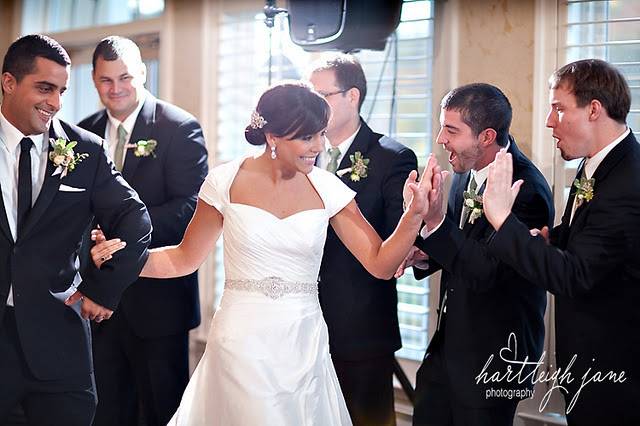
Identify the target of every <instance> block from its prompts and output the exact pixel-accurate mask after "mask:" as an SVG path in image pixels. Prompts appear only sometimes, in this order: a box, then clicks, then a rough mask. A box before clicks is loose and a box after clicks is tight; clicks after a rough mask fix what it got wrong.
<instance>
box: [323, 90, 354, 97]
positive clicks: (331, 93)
mask: <svg viewBox="0 0 640 426" xmlns="http://www.w3.org/2000/svg"><path fill="white" fill-rule="evenodd" d="M349 90H351V89H350V88H349V89H344V90H336V91H335V92H329V93H325V92H320V91H318V93H319V94H320V95H321V96H322V97H323V98H325V99H326V98H328V97H329V96H333V95H337V94H339V93H345V92H348V91H349Z"/></svg>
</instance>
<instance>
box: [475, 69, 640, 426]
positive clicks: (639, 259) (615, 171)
mask: <svg viewBox="0 0 640 426" xmlns="http://www.w3.org/2000/svg"><path fill="white" fill-rule="evenodd" d="M549 87H550V92H549V100H550V104H551V109H550V111H549V114H548V115H547V123H546V124H547V127H550V128H551V129H553V137H554V138H555V139H556V141H557V147H558V149H559V150H560V153H561V155H562V158H564V159H565V160H573V159H577V158H583V159H584V160H583V161H582V163H581V164H580V167H579V168H578V173H577V175H576V180H575V181H574V184H573V186H572V189H571V192H570V195H569V200H568V201H567V205H566V207H565V210H564V215H563V216H562V222H561V223H560V225H558V226H556V227H555V228H553V230H552V231H551V232H549V231H548V229H546V228H544V229H543V230H541V231H537V230H534V231H532V234H535V236H532V235H531V234H530V232H529V228H530V227H531V226H530V224H527V223H525V224H523V223H521V221H520V220H518V217H517V216H516V215H513V214H511V210H512V206H511V205H512V203H513V198H514V197H515V196H516V195H517V194H518V187H519V186H518V184H516V185H514V186H513V188H512V186H511V182H512V180H511V169H512V166H511V160H510V158H509V156H508V155H506V154H500V155H499V156H498V157H497V158H496V166H495V167H494V170H493V171H492V172H491V173H490V174H489V182H488V186H487V191H486V192H485V203H486V205H487V206H491V207H487V208H486V215H487V218H488V219H489V221H490V222H491V224H492V225H493V227H494V228H495V229H496V230H497V231H496V233H495V238H494V239H493V240H492V241H491V243H490V244H489V247H488V249H489V252H490V253H491V254H492V255H493V256H496V257H498V258H499V259H502V260H503V261H504V262H506V263H507V264H509V265H511V266H512V267H514V268H517V269H518V270H519V271H521V273H522V275H523V276H525V277H528V278H529V279H531V280H532V281H534V282H535V283H536V284H537V285H539V286H540V287H541V288H544V289H546V290H548V291H550V292H551V293H553V294H554V295H555V308H556V311H555V312H556V321H555V326H556V357H557V363H556V365H555V366H554V368H555V369H562V370H563V371H569V372H570V373H571V376H572V380H571V381H568V380H567V381H564V382H563V383H561V385H562V386H564V387H565V388H566V392H564V396H565V401H566V403H567V409H566V411H567V419H568V423H569V425H579V426H583V425H587V426H588V425H605V424H606V425H639V424H640V411H639V410H638V401H640V372H639V368H638V362H639V361H640V333H638V330H640V309H638V301H640V189H639V188H640V146H638V142H637V141H636V138H635V137H634V136H633V133H632V132H631V129H630V128H629V127H627V125H626V118H627V114H628V113H629V109H630V105H631V94H630V91H629V86H628V85H627V82H626V81H625V78H624V76H623V75H622V74H621V73H620V71H618V70H617V69H616V68H615V67H613V66H612V65H610V64H608V63H607V62H605V61H601V60H597V59H588V60H582V61H577V62H573V63H570V64H568V65H565V66H564V67H562V68H560V69H559V70H557V71H556V72H555V73H554V74H553V75H552V76H551V78H550V79H549ZM516 178H517V176H516ZM524 185H526V180H525V183H524ZM520 192H522V190H520ZM574 357H575V359H574ZM603 379H604V380H603Z"/></svg>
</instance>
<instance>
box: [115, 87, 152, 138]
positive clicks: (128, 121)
mask: <svg viewBox="0 0 640 426" xmlns="http://www.w3.org/2000/svg"><path fill="white" fill-rule="evenodd" d="M146 98H147V91H146V90H142V91H141V95H140V100H139V101H138V105H137V106H136V109H134V110H133V112H132V113H131V114H129V116H128V117H127V118H125V119H124V121H120V120H118V119H117V118H115V117H114V116H112V115H111V113H110V112H109V110H107V116H108V117H109V123H111V126H113V129H114V130H117V129H118V126H120V124H122V126H123V127H124V129H125V130H126V131H127V135H128V136H131V132H132V131H133V126H134V125H135V124H136V120H137V119H138V114H140V110H141V109H142V106H143V105H144V101H145V99H146Z"/></svg>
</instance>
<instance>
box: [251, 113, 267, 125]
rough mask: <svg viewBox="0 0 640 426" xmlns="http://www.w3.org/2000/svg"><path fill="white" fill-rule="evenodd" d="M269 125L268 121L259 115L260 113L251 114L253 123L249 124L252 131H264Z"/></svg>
mask: <svg viewBox="0 0 640 426" xmlns="http://www.w3.org/2000/svg"><path fill="white" fill-rule="evenodd" d="M267 123H268V121H267V120H265V119H264V117H263V116H261V115H260V114H258V111H253V112H252V113H251V122H250V123H249V126H251V128H252V129H262V128H263V127H264V125H265V124H267Z"/></svg>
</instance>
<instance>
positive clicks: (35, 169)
mask: <svg viewBox="0 0 640 426" xmlns="http://www.w3.org/2000/svg"><path fill="white" fill-rule="evenodd" d="M24 137H25V135H23V134H22V132H20V130H18V129H16V128H15V127H14V126H13V125H12V124H11V123H9V121H7V119H6V118H5V117H4V115H2V112H0V182H2V185H1V186H2V201H3V202H4V209H5V211H6V212H7V221H8V222H9V230H10V231H11V236H12V237H13V241H16V240H17V238H18V164H19V160H20V141H22V139H23V138H24ZM29 137H30V138H31V140H32V141H33V145H32V146H31V151H30V153H31V180H32V191H31V196H32V199H31V205H33V203H35V201H36V199H37V198H38V195H39V194H40V190H41V189H42V184H43V183H44V175H45V171H46V170H47V157H48V151H49V144H48V143H45V138H44V135H43V134H40V135H29ZM6 303H7V305H9V306H13V288H12V287H9V297H8V298H7V302H6Z"/></svg>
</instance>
